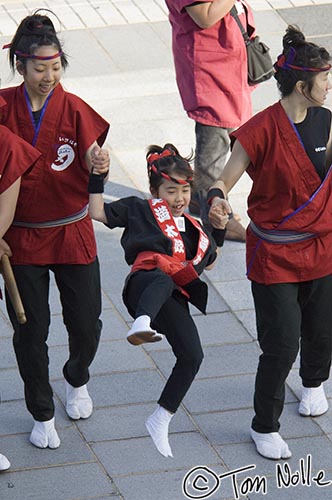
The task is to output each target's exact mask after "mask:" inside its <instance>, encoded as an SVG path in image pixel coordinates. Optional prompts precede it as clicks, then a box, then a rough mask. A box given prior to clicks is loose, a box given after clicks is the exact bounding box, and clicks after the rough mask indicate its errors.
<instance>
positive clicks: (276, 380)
mask: <svg viewBox="0 0 332 500" xmlns="http://www.w3.org/2000/svg"><path fill="white" fill-rule="evenodd" d="M283 47H284V49H283V53H282V54H281V55H280V56H279V57H278V60H277V62H276V64H275V69H276V73H275V78H276V80H277V82H278V87H279V90H280V93H281V100H280V101H279V102H277V103H275V104H274V105H272V106H270V107H269V108H267V109H265V110H264V111H262V112H260V113H258V114H257V115H256V116H254V117H253V118H252V119H250V120H249V121H248V122H247V123H246V124H244V125H243V126H242V127H240V128H239V129H238V130H237V131H236V132H234V134H233V135H234V137H235V139H236V141H235V144H234V148H233V152H232V155H231V157H230V159H229V161H228V163H227V165H226V166H225V169H224V171H223V174H222V175H221V177H220V180H219V181H218V182H217V183H216V184H215V186H214V187H215V189H216V190H213V191H212V192H211V193H210V197H213V196H216V198H215V199H214V200H213V201H212V204H221V205H222V206H224V207H227V208H228V209H229V206H228V204H227V202H226V201H225V200H220V198H219V197H220V195H221V196H222V197H226V196H227V193H228V192H229V191H230V190H231V189H232V187H233V186H234V184H235V183H236V182H237V181H238V179H239V178H240V177H241V175H242V174H243V173H244V172H245V171H247V173H248V174H249V175H250V177H251V179H252V181H253V185H252V189H251V192H250V194H249V197H248V215H249V217H250V219H251V222H250V225H249V227H248V229H247V275H248V278H249V279H250V280H251V283H252V285H251V286H252V293H253V298H254V303H255V310H256V322H257V332H258V340H259V343H260V347H261V349H262V355H261V356H260V359H259V365H258V371H257V375H256V385H255V396H254V408H255V416H254V418H253V421H252V427H251V436H252V439H253V441H254V442H255V444H256V448H257V451H258V452H259V453H260V454H261V455H263V456H265V457H267V458H272V459H280V458H288V457H290V456H291V452H290V450H289V448H288V445H287V444H286V443H285V441H284V440H283V439H282V437H281V436H280V434H279V427H280V423H279V417H280V415H281V413H282V410H283V407H284V398H285V381H286V378H287V376H288V374H289V372H290V369H291V367H292V365H293V363H294V361H295V359H296V356H297V353H298V350H299V346H300V349H301V365H300V376H301V378H302V384H303V390H302V399H301V402H300V406H299V413H300V414H301V415H303V416H312V417H315V416H318V415H322V414H323V413H325V412H326V411H327V409H328V402H327V399H326V397H325V393H324V388H323V382H324V381H325V380H327V379H328V378H329V373H330V365H331V350H332V331H331V324H332V308H331V300H332V259H331V248H332V223H331V214H332V183H331V175H332V170H331V167H330V165H331V163H332V138H331V111H330V110H329V109H327V108H324V107H323V106H324V104H325V100H326V97H327V94H328V92H329V91H330V90H331V82H330V77H329V72H330V69H331V63H330V60H331V58H330V55H329V53H328V52H327V51H326V50H325V49H324V48H322V47H319V46H317V45H315V44H313V43H311V42H307V41H306V40H305V37H304V35H303V34H302V33H301V32H300V31H299V30H298V29H297V28H296V27H293V26H289V27H288V28H287V31H286V35H285V36H284V39H283ZM220 189H221V191H220ZM211 217H212V220H213V218H214V217H215V212H214V214H211Z"/></svg>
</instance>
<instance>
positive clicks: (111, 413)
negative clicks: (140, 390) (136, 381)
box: [77, 403, 196, 442]
mask: <svg viewBox="0 0 332 500" xmlns="http://www.w3.org/2000/svg"><path fill="white" fill-rule="evenodd" d="M155 409H156V404H155V403H153V404H135V405H130V406H128V405H127V406H122V407H118V408H116V407H115V408H106V409H104V408H101V409H97V410H95V411H94V412H93V418H90V419H87V420H82V419H81V420H79V421H78V422H77V426H78V428H79V429H80V431H81V433H82V435H83V436H84V438H85V440H86V441H88V442H92V441H93V442H97V441H110V440H119V439H128V438H133V437H143V436H147V435H148V433H147V430H146V428H145V425H144V423H145V420H146V419H147V417H148V416H149V415H150V414H151V413H152V412H153V411H154V410H155ZM194 430H196V428H195V426H194V424H193V423H192V422H191V420H190V419H189V418H188V416H187V415H186V413H185V412H184V411H183V410H182V409H181V408H180V409H179V410H178V411H177V412H176V415H175V417H174V418H173V419H172V423H171V426H170V433H172V434H173V433H179V432H188V431H194Z"/></svg>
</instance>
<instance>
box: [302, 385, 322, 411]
mask: <svg viewBox="0 0 332 500" xmlns="http://www.w3.org/2000/svg"><path fill="white" fill-rule="evenodd" d="M328 408H329V404H328V401H327V399H326V396H325V392H324V387H323V384H321V385H320V386H319V387H303V388H302V399H301V402H300V404H299V414H300V415H302V416H303V417H318V416H319V415H323V414H324V413H326V412H327V410H328Z"/></svg>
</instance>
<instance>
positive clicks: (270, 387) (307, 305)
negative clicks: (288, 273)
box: [252, 276, 332, 433]
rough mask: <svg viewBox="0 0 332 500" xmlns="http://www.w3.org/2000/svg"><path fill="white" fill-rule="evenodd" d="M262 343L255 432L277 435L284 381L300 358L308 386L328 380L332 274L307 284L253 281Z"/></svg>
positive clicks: (253, 423) (257, 381) (316, 385)
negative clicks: (259, 282)
mask: <svg viewBox="0 0 332 500" xmlns="http://www.w3.org/2000/svg"><path fill="white" fill-rule="evenodd" d="M252 293H253V297H254V302H255V310H256V322H257V332H258V341H259V344H260V347H261V349H262V352H263V353H262V354H261V356H260V358H259V364H258V370H257V375H256V384H255V395H254V408H255V417H254V419H253V422H252V428H253V429H254V430H255V431H257V432H263V433H264V432H277V431H278V430H279V427H280V424H279V417H280V415H281V413H282V410H283V406H284V399H285V382H286V378H287V376H288V374H289V372H290V369H291V368H292V365H293V363H294V361H295V359H296V356H297V353H298V350H299V347H300V354H301V364H300V376H301V378H302V383H303V385H304V386H305V387H318V386H319V385H320V384H321V383H322V382H323V381H324V380H327V379H328V378H329V373H330V366H331V349H332V276H326V277H324V278H320V279H316V280H313V281H307V282H303V283H282V284H276V285H261V284H258V283H255V282H253V283H252Z"/></svg>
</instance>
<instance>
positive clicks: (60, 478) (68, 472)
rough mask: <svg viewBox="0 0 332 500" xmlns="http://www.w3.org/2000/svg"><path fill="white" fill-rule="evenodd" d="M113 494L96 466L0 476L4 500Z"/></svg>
mask: <svg viewBox="0 0 332 500" xmlns="http://www.w3.org/2000/svg"><path fill="white" fill-rule="evenodd" d="M112 493H116V490H115V488H114V486H113V485H112V483H111V481H110V480H109V478H108V477H107V476H106V475H105V473H104V472H103V470H102V469H101V467H100V466H99V465H98V464H90V463H89V464H82V465H67V466H62V467H49V468H48V469H47V471H46V470H45V469H31V470H23V471H19V472H9V473H7V474H1V475H0V497H1V498H5V499H6V500H22V499H23V498H24V499H25V500H45V499H46V498H47V500H77V499H78V498H79V499H80V500H85V499H89V498H90V499H91V498H93V497H96V495H99V496H100V495H104V496H105V495H106V494H112Z"/></svg>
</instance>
